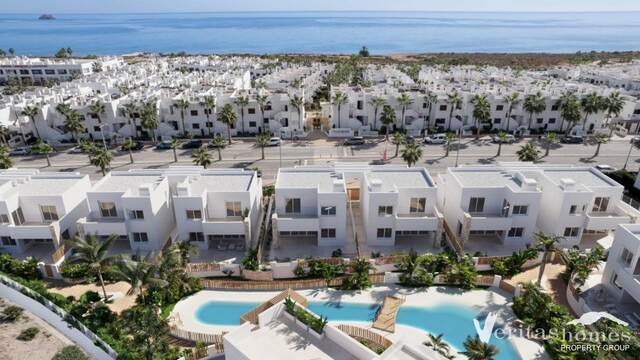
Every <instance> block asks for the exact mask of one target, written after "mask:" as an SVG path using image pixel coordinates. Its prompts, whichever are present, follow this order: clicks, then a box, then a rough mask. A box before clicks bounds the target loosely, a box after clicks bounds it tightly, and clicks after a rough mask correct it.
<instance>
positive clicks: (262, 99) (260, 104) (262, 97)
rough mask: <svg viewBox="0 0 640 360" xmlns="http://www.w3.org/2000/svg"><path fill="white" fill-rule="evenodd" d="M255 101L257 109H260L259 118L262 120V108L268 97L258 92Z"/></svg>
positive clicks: (267, 101)
mask: <svg viewBox="0 0 640 360" xmlns="http://www.w3.org/2000/svg"><path fill="white" fill-rule="evenodd" d="M256 103H257V104H258V109H260V120H261V121H264V109H265V108H266V106H267V104H269V97H268V96H267V95H260V94H258V95H256Z"/></svg>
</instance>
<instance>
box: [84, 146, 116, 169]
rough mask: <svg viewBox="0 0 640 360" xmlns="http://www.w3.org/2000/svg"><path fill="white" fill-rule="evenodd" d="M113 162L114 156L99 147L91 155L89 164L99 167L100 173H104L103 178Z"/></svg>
mask: <svg viewBox="0 0 640 360" xmlns="http://www.w3.org/2000/svg"><path fill="white" fill-rule="evenodd" d="M111 161H113V154H112V153H111V151H109V150H107V149H105V148H103V147H101V146H99V147H95V148H94V149H93V151H92V152H91V153H90V154H89V162H90V163H91V165H93V166H96V167H99V168H100V171H102V176H105V175H106V174H107V171H106V169H107V168H108V167H109V165H111Z"/></svg>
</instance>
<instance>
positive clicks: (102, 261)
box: [66, 234, 118, 301]
mask: <svg viewBox="0 0 640 360" xmlns="http://www.w3.org/2000/svg"><path fill="white" fill-rule="evenodd" d="M117 238H118V237H117V235H111V236H109V237H108V238H107V239H106V240H104V241H99V240H98V239H97V238H96V237H95V235H91V234H89V235H87V237H86V238H83V237H81V236H76V237H74V238H72V239H69V240H67V244H68V245H69V247H71V248H72V249H73V255H71V257H69V259H67V260H66V261H67V262H69V263H71V264H86V265H88V266H89V269H91V271H92V272H95V273H96V274H97V275H98V281H99V282H100V287H101V288H102V294H103V295H104V299H105V301H106V300H107V299H108V296H107V290H106V288H105V286H104V279H103V278H102V273H103V272H104V271H105V270H106V269H107V268H108V267H109V266H111V265H112V264H113V263H114V262H115V260H116V257H115V256H110V255H109V248H110V247H111V245H113V242H114V241H116V239H117Z"/></svg>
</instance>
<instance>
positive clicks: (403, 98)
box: [396, 94, 413, 129]
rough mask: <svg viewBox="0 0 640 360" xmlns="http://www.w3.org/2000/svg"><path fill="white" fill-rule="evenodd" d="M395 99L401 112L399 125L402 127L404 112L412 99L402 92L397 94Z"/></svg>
mask: <svg viewBox="0 0 640 360" xmlns="http://www.w3.org/2000/svg"><path fill="white" fill-rule="evenodd" d="M396 101H398V104H399V105H400V111H401V114H402V117H401V118H400V126H401V127H402V128H403V129H404V128H405V126H404V120H405V119H404V113H405V112H406V111H407V107H408V106H409V105H411V104H412V103H413V99H412V98H411V97H409V95H407V94H402V95H400V96H398V98H397V99H396Z"/></svg>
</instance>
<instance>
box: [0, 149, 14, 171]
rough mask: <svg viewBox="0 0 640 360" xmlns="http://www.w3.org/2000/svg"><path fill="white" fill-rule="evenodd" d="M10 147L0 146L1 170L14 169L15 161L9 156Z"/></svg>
mask: <svg viewBox="0 0 640 360" xmlns="http://www.w3.org/2000/svg"><path fill="white" fill-rule="evenodd" d="M9 152H10V150H9V147H8V146H7V145H0V169H3V170H4V169H10V168H12V167H13V159H11V157H10V156H9Z"/></svg>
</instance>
